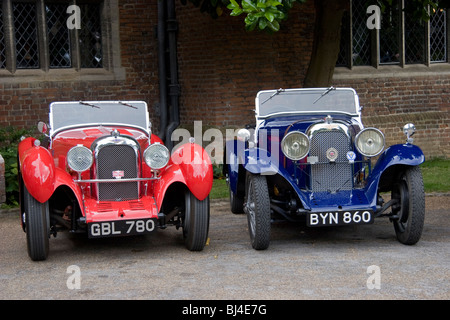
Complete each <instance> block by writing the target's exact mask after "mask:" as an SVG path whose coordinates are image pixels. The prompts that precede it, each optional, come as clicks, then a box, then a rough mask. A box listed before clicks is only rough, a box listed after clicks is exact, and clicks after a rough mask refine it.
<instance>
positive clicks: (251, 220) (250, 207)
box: [244, 173, 270, 250]
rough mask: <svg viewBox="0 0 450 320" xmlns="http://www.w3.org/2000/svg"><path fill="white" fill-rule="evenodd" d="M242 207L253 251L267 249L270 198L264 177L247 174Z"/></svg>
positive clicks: (268, 241)
mask: <svg viewBox="0 0 450 320" xmlns="http://www.w3.org/2000/svg"><path fill="white" fill-rule="evenodd" d="M244 206H245V210H246V212H247V221H248V230H249V233H250V241H251V244H252V247H253V249H255V250H265V249H267V248H268V247H269V243H270V198H269V191H268V188H267V180H266V177H265V176H261V175H253V174H250V173H249V174H247V179H246V196H245V205H244Z"/></svg>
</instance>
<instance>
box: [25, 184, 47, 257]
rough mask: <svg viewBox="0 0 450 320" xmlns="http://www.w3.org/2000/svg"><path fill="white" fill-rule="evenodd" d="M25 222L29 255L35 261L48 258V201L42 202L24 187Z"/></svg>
mask: <svg viewBox="0 0 450 320" xmlns="http://www.w3.org/2000/svg"><path fill="white" fill-rule="evenodd" d="M23 190H24V195H23V199H24V211H25V212H23V213H22V214H23V217H22V219H23V222H24V224H25V232H26V235H27V247H28V255H29V256H30V258H31V260H33V261H41V260H45V259H47V256H48V252H49V237H50V233H49V230H50V225H49V224H50V215H49V207H48V201H47V202H45V203H40V202H39V201H37V200H36V199H35V198H33V196H32V195H31V194H30V193H29V192H28V190H27V188H26V187H24V188H23Z"/></svg>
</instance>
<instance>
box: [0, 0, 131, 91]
mask: <svg viewBox="0 0 450 320" xmlns="http://www.w3.org/2000/svg"><path fill="white" fill-rule="evenodd" d="M13 2H28V3H35V4H36V12H37V14H36V15H37V19H36V20H37V22H36V24H37V29H38V30H37V37H38V40H39V41H38V50H39V67H38V68H34V69H31V68H17V65H16V61H17V60H16V59H17V56H16V54H17V53H16V48H15V30H14V17H13V14H12V12H13V11H12V10H13ZM45 2H46V0H3V1H2V4H0V5H1V6H2V8H1V9H2V16H3V36H4V45H5V64H6V65H5V67H3V68H1V69H0V83H8V82H24V81H33V80H36V81H72V80H86V81H89V80H95V81H101V80H123V79H125V69H124V68H123V67H122V66H121V53H120V39H119V5H118V0H109V1H106V0H98V1H96V3H98V4H100V24H101V45H102V47H101V51H102V67H100V68H82V67H81V58H80V49H79V41H78V40H79V37H78V30H77V29H75V28H74V29H71V30H69V33H70V40H69V41H70V47H71V60H72V63H71V67H66V68H58V67H56V68H55V67H51V66H50V56H49V55H50V54H49V42H48V41H49V39H48V34H47V32H48V30H47V21H46V15H45V5H46V4H45ZM48 2H52V3H55V4H57V3H62V4H65V5H67V6H70V5H77V4H79V5H82V4H84V3H93V2H92V1H89V2H85V1H83V0H81V1H80V0H71V1H70V2H67V1H60V0H52V1H48ZM69 16H70V14H68V15H67V17H69Z"/></svg>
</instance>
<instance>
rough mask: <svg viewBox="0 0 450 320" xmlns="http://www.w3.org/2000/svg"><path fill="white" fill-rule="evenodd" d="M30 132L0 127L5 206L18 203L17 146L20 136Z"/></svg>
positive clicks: (27, 134) (0, 152)
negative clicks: (3, 165)
mask: <svg viewBox="0 0 450 320" xmlns="http://www.w3.org/2000/svg"><path fill="white" fill-rule="evenodd" d="M31 133H32V132H31V130H27V129H17V128H14V127H7V128H0V154H1V155H2V157H3V160H5V183H6V203H5V204H6V206H17V205H18V201H19V180H18V178H17V173H18V168H17V146H18V144H19V141H20V138H21V137H22V136H29V135H30V134H31Z"/></svg>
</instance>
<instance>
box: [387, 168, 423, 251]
mask: <svg viewBox="0 0 450 320" xmlns="http://www.w3.org/2000/svg"><path fill="white" fill-rule="evenodd" d="M392 198H393V199H397V200H398V202H399V205H398V206H397V207H396V208H395V209H394V210H393V212H394V213H395V214H396V218H395V219H392V221H393V223H394V228H395V233H396V235H397V239H398V241H400V242H401V243H403V244H407V245H412V244H415V243H417V242H418V241H419V239H420V237H421V235H422V229H423V224H424V218H425V193H424V187H423V179H422V173H421V171H420V168H419V167H418V166H416V167H410V168H407V169H406V170H405V171H404V172H403V173H402V174H401V176H400V179H399V181H398V182H397V183H396V184H395V186H394V189H393V190H392Z"/></svg>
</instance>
